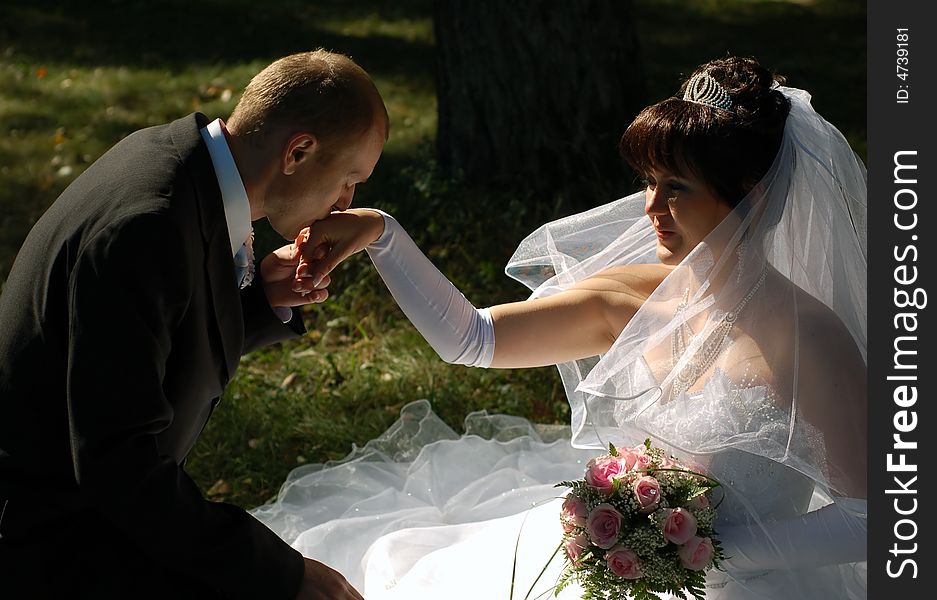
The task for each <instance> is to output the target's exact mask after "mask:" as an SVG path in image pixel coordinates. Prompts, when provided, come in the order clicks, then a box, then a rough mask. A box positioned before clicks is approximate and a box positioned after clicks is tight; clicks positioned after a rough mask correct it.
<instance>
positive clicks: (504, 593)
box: [252, 400, 865, 600]
mask: <svg viewBox="0 0 937 600" xmlns="http://www.w3.org/2000/svg"><path fill="white" fill-rule="evenodd" d="M465 425H466V434H465V435H462V436H460V435H458V434H456V433H455V432H454V431H453V430H452V429H451V428H449V427H448V426H447V425H446V424H445V423H443V422H442V420H441V419H439V418H438V417H437V416H436V415H435V413H433V412H432V410H431V408H430V405H429V403H428V402H427V401H425V400H420V401H416V402H412V403H410V404H408V405H407V406H405V407H404V409H403V410H402V412H401V417H400V419H399V420H398V421H397V422H396V423H394V425H393V426H392V427H391V428H390V429H389V430H388V431H387V432H386V433H384V434H383V435H382V436H380V437H379V438H377V439H375V440H372V441H370V442H368V444H366V445H365V446H364V447H362V448H356V449H355V450H354V451H353V452H352V453H351V454H350V455H349V456H348V457H346V458H345V459H343V460H342V461H338V462H334V463H328V464H326V465H308V466H304V467H300V468H298V469H295V470H294V471H293V472H292V473H291V474H290V475H289V477H288V478H287V480H286V482H285V483H284V485H283V487H282V489H281V491H280V494H279V497H278V499H277V501H276V502H274V503H272V504H268V505H265V506H261V507H258V508H256V509H254V510H253V511H252V514H253V515H254V516H255V517H257V518H258V519H259V520H260V521H262V522H264V523H265V524H266V525H267V526H269V527H270V528H271V529H273V530H274V531H275V532H276V533H277V534H279V535H280V536H281V537H282V538H283V539H285V540H286V541H287V542H289V543H290V544H292V545H293V547H294V548H296V549H297V550H299V551H300V552H302V553H303V555H305V556H307V557H310V558H314V559H316V560H319V561H321V562H324V563H325V564H327V565H329V566H330V567H332V568H334V569H336V570H338V571H339V572H341V573H342V574H343V575H345V577H346V578H347V579H348V580H349V581H350V582H351V583H352V584H353V585H354V586H355V587H356V588H357V589H358V590H359V591H361V592H362V593H363V595H364V597H365V598H367V599H368V600H377V599H386V600H390V599H398V598H399V599H404V598H406V599H411V600H413V599H420V598H447V600H456V599H466V600H469V599H471V600H479V599H489V598H492V599H494V598H503V599H505V600H509V599H510V600H520V599H524V598H527V599H534V598H549V597H552V596H553V587H554V586H555V584H556V582H557V580H558V578H559V575H560V573H561V571H562V569H563V566H564V559H565V556H564V555H563V551H562V550H559V549H558V547H559V544H560V541H561V539H562V536H563V530H562V527H561V525H560V520H559V514H560V505H561V504H562V496H563V495H565V492H566V490H565V488H562V487H559V488H558V487H555V484H556V483H558V482H560V481H563V480H574V479H580V478H581V477H582V475H583V472H584V469H585V465H586V463H587V462H588V461H589V459H591V458H593V457H594V456H597V455H599V454H601V453H602V451H600V450H583V449H576V448H573V447H572V446H571V445H570V443H569V428H568V427H562V426H539V425H534V424H531V423H530V422H528V421H527V420H525V419H522V418H519V417H511V416H507V415H487V414H486V413H484V412H479V413H472V414H471V415H469V416H468V417H467V418H466V423H465ZM792 575H793V574H792V573H790V572H783V573H768V574H763V575H761V576H759V577H755V578H753V579H749V580H744V581H735V580H733V579H732V578H730V577H728V576H727V575H726V574H724V573H720V572H715V571H714V572H711V574H710V576H708V577H707V592H706V596H707V598H709V599H713V600H716V599H718V600H735V599H741V598H783V599H784V600H790V596H789V594H787V593H786V592H785V584H784V582H785V581H789V578H790V577H791V576H792ZM796 577H797V578H798V580H799V581H800V582H801V584H805V586H806V587H801V588H800V589H802V590H805V591H806V590H809V589H811V588H814V589H815V591H811V592H809V594H810V596H809V597H812V598H864V597H865V593H864V590H865V581H864V579H865V571H864V564H863V565H862V566H861V568H857V567H856V566H842V567H828V568H823V569H809V570H804V572H803V573H798V574H796ZM581 593H582V590H581V588H579V587H578V585H576V584H575V582H574V583H572V584H570V585H569V586H568V587H566V588H565V589H564V590H563V591H562V592H561V594H560V596H559V598H561V599H564V600H572V599H578V598H580V597H581Z"/></svg>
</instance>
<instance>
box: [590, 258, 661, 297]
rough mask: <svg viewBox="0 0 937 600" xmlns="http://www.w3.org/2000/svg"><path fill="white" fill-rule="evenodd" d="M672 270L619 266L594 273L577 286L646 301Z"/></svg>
mask: <svg viewBox="0 0 937 600" xmlns="http://www.w3.org/2000/svg"><path fill="white" fill-rule="evenodd" d="M674 268H675V267H672V266H668V265H621V266H617V267H610V268H608V269H606V270H604V271H601V272H599V273H596V274H595V275H593V276H592V277H589V278H588V279H585V280H584V281H582V282H580V284H579V285H582V286H588V287H589V288H591V289H595V288H597V287H598V288H600V289H602V290H606V291H609V292H612V293H615V292H619V293H623V294H626V295H629V296H639V297H643V299H647V297H648V296H650V295H651V294H652V293H653V292H654V290H656V289H657V286H659V285H660V283H661V282H662V281H663V280H664V279H665V278H666V277H667V276H668V275H669V274H670V273H671V272H672V271H673V270H674Z"/></svg>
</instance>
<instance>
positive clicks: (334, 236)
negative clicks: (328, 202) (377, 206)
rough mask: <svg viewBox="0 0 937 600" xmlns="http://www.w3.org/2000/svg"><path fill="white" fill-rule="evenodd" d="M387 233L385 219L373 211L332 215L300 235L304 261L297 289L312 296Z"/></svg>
mask: <svg viewBox="0 0 937 600" xmlns="http://www.w3.org/2000/svg"><path fill="white" fill-rule="evenodd" d="M382 233H384V217H383V216H382V215H381V214H380V213H378V212H374V211H373V210H368V209H366V208H357V209H350V210H345V211H342V212H333V213H332V214H330V215H329V216H328V217H326V218H325V219H323V220H321V221H317V222H315V223H313V224H312V226H311V227H309V228H308V229H306V230H303V232H300V234H299V238H297V243H298V245H299V246H300V252H301V255H302V256H301V258H300V260H299V267H298V268H297V270H296V281H295V288H294V289H300V290H302V291H304V292H309V293H313V290H316V289H319V288H321V287H323V285H327V284H323V282H326V281H329V273H331V272H332V269H334V268H335V267H337V266H338V265H339V263H341V262H342V261H343V260H345V259H346V258H348V257H349V256H351V255H352V254H355V253H356V252H360V251H362V250H364V249H365V248H366V247H367V246H368V244H370V243H371V242H373V241H374V240H376V239H377V238H379V237H381V234H382Z"/></svg>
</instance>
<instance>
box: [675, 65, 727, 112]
mask: <svg viewBox="0 0 937 600" xmlns="http://www.w3.org/2000/svg"><path fill="white" fill-rule="evenodd" d="M683 99H684V100H686V101H687V102H695V103H696V104H704V105H706V106H712V107H713V108H721V109H722V110H727V111H729V112H735V111H734V110H732V109H733V107H734V104H733V103H732V98H731V97H730V96H729V92H727V91H726V90H725V88H724V87H722V86H721V85H720V84H719V82H718V81H716V80H715V79H713V78H712V77H711V76H710V75H709V73H697V74H696V75H694V76H693V77H691V78H690V81H689V82H688V83H687V84H686V90H685V91H684V92H683Z"/></svg>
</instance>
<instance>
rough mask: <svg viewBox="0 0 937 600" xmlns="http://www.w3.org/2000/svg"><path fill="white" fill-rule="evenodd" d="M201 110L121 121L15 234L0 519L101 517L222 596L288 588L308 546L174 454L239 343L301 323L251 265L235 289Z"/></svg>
mask: <svg viewBox="0 0 937 600" xmlns="http://www.w3.org/2000/svg"><path fill="white" fill-rule="evenodd" d="M206 123H207V119H206V118H205V117H204V116H203V115H199V114H193V115H190V116H188V117H185V118H183V119H179V120H178V121H175V122H173V123H170V124H168V125H162V126H158V127H151V128H149V129H144V130H142V131H138V132H136V133H134V134H132V135H130V136H128V137H127V138H126V139H124V140H123V141H121V142H120V143H118V144H117V145H116V146H114V148H112V149H111V150H109V151H108V152H107V153H106V154H105V155H104V156H102V157H101V158H100V159H99V160H98V161H97V162H95V163H94V164H93V165H92V166H91V167H90V168H88V170H87V171H86V172H85V173H83V174H82V175H81V176H80V177H78V178H77V179H76V180H75V181H74V182H73V183H72V184H71V185H70V186H68V188H67V189H66V190H65V191H64V192H63V194H62V195H61V196H60V197H59V198H58V199H57V200H56V201H55V203H54V204H53V205H52V206H51V207H50V208H49V210H48V211H47V212H46V213H45V214H44V215H43V216H42V218H41V219H40V220H39V221H38V222H37V223H36V225H35V227H33V229H32V231H31V232H30V233H29V236H28V238H27V239H26V242H25V243H24V245H23V247H22V249H21V250H20V252H19V255H18V256H17V259H16V261H15V263H14V265H13V268H12V271H11V273H10V276H9V278H8V280H7V282H6V285H5V287H4V290H3V295H2V298H0V510H2V509H3V505H4V503H5V504H6V509H5V511H4V514H3V517H2V520H0V535H2V536H3V538H4V541H5V542H6V543H15V542H16V541H17V540H24V539H29V538H30V537H31V536H32V537H35V536H39V535H48V532H54V531H55V530H56V529H57V527H58V525H60V524H62V523H67V522H68V521H69V520H75V519H81V520H94V519H101V520H102V521H101V522H102V523H107V527H116V530H118V531H120V532H122V533H123V534H125V536H126V538H127V539H129V540H130V542H131V544H134V546H133V547H128V548H127V549H126V551H127V552H143V553H146V554H147V555H148V556H149V557H151V558H152V559H153V560H155V561H160V562H162V563H164V564H165V565H166V566H168V567H169V568H171V569H173V570H176V571H179V572H182V573H185V574H186V575H187V576H191V577H193V578H195V579H198V580H200V581H202V582H205V583H206V584H207V585H209V586H210V587H212V588H215V589H217V590H220V591H221V592H222V593H224V594H225V595H228V596H232V597H233V596H239V597H250V598H293V597H295V594H296V592H297V590H298V587H299V584H300V580H301V577H302V571H303V561H302V557H301V555H300V554H299V553H298V552H296V551H295V550H293V549H291V548H290V547H289V546H288V545H287V544H285V543H284V542H282V541H281V540H280V539H279V538H278V537H277V536H276V535H274V534H273V533H272V532H271V531H270V530H269V529H267V528H266V527H265V526H264V525H262V524H261V523H260V522H258V521H257V520H256V519H254V518H252V517H251V516H249V515H248V514H247V513H246V512H244V511H243V510H241V509H240V508H237V507H235V506H232V505H228V504H222V503H214V502H208V501H206V500H205V499H203V497H202V495H201V493H200V492H199V490H198V488H197V487H196V485H195V484H194V483H193V481H192V480H191V479H190V478H189V476H188V475H187V474H186V472H185V470H184V469H183V466H182V465H183V464H184V459H185V457H186V454H187V453H188V452H189V450H190V449H191V448H192V446H193V445H194V443H195V441H196V438H197V437H198V435H199V433H200V432H201V430H202V428H203V427H204V425H205V423H206V421H207V419H208V417H209V415H210V414H211V412H212V410H213V408H214V407H215V405H216V403H217V402H218V397H219V396H220V394H221V393H222V390H223V389H224V387H225V385H226V384H227V383H228V381H229V380H230V379H231V377H232V376H233V374H234V371H235V369H236V368H237V365H238V360H239V358H240V356H241V355H242V354H244V353H246V352H249V351H250V350H252V349H254V348H257V347H259V346H261V345H263V344H267V343H270V342H274V341H277V340H281V339H285V338H288V337H292V336H295V335H297V334H300V333H302V332H303V329H302V324H301V323H302V321H301V319H300V318H299V316H298V315H297V314H295V313H294V318H293V320H292V322H291V325H290V326H286V325H284V324H283V323H281V322H280V321H279V320H278V319H277V318H276V316H275V315H274V314H273V312H272V311H271V309H270V307H269V305H268V304H267V302H266V299H265V297H264V293H263V289H262V288H263V285H262V282H261V281H259V280H257V281H255V282H254V284H253V285H251V286H250V287H249V288H247V289H246V290H244V291H240V292H239V290H238V288H237V284H236V282H235V268H234V262H233V259H232V257H231V250H230V244H229V241H228V231H227V225H226V221H225V216H224V208H223V204H222V200H221V193H220V191H219V189H218V184H217V179H216V177H215V174H214V171H213V169H212V164H211V159H210V158H209V155H208V150H207V148H206V146H205V144H204V142H203V141H202V139H201V137H200V135H199V133H198V129H199V127H201V126H204V125H205V124H206ZM291 328H292V329H291ZM4 501H5V502H4ZM39 532H42V533H39ZM50 543H51V540H50ZM68 546H69V548H72V549H73V551H74V552H75V553H81V552H82V546H83V544H82V542H81V541H80V540H70V541H69V544H68Z"/></svg>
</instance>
